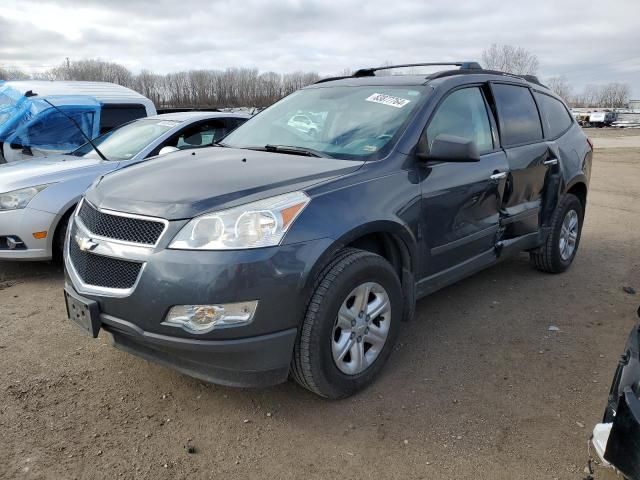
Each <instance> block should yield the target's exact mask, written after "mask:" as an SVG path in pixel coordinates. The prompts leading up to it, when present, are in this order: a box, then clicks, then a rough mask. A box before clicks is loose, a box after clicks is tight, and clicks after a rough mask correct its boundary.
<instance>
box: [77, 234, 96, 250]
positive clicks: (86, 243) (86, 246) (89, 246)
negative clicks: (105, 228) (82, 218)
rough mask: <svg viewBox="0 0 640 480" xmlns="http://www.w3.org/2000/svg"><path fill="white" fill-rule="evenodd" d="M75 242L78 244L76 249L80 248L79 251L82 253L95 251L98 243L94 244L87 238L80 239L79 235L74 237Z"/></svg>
mask: <svg viewBox="0 0 640 480" xmlns="http://www.w3.org/2000/svg"><path fill="white" fill-rule="evenodd" d="M75 240H76V243H77V244H78V247H80V250H82V251H83V252H90V251H92V250H95V249H96V247H97V246H98V243H97V242H94V241H93V240H92V239H90V238H89V237H81V236H79V235H76V236H75Z"/></svg>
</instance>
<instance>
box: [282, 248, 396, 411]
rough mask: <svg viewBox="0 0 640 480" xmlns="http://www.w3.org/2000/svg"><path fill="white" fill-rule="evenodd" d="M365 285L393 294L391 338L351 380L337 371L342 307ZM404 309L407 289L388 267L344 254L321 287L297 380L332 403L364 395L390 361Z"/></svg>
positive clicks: (301, 339) (296, 363)
mask: <svg viewBox="0 0 640 480" xmlns="http://www.w3.org/2000/svg"><path fill="white" fill-rule="evenodd" d="M364 282H376V283H377V284H379V285H380V286H382V288H384V290H385V291H386V293H387V294H388V297H389V303H390V312H391V314H390V317H391V320H390V323H389V325H390V326H389V332H388V334H387V338H386V341H385V343H384V345H383V347H382V348H381V350H380V352H379V354H378V356H377V357H376V358H375V360H374V361H373V362H372V363H371V364H370V365H369V366H368V367H367V368H366V369H365V370H364V371H362V372H361V373H358V374H354V375H347V374H345V373H343V372H342V371H341V370H340V369H338V367H337V365H336V363H335V361H334V359H333V355H332V346H331V342H332V335H333V332H334V324H335V320H336V318H337V314H338V310H339V308H340V306H341V305H342V303H343V302H344V301H345V299H346V298H347V297H348V296H349V295H350V292H352V291H353V289H354V288H356V287H357V286H358V285H360V284H362V283H364ZM402 308H403V307H402V287H401V284H400V280H399V279H398V276H397V274H396V272H395V271H394V269H393V267H392V266H391V264H390V263H389V262H387V261H386V260H385V259H384V258H382V257H381V256H379V255H376V254H374V253H370V252H366V251H363V250H357V249H352V248H349V249H345V250H342V251H340V252H339V253H338V254H337V255H336V256H335V257H334V259H333V260H332V261H331V262H330V263H329V265H328V266H327V267H326V268H325V269H324V270H323V272H322V273H321V274H320V275H319V277H318V280H317V282H316V285H315V289H314V292H313V294H312V297H311V300H310V302H309V305H308V307H307V312H306V315H305V318H304V320H303V322H302V326H301V328H300V331H299V333H298V338H297V340H296V345H295V348H294V354H293V359H292V366H291V371H292V376H293V378H294V379H295V380H296V382H298V383H299V384H300V385H301V386H302V387H304V388H306V389H308V390H310V391H312V392H314V393H316V394H318V395H320V396H323V397H326V398H331V399H338V398H345V397H348V396H350V395H352V394H354V393H355V392H357V391H359V390H361V389H363V388H364V387H366V386H367V385H368V384H370V383H371V382H372V381H373V380H374V379H375V378H376V376H377V375H378V374H379V373H380V370H382V368H383V366H384V364H385V362H386V361H387V359H388V358H389V356H390V355H391V352H392V350H393V346H394V343H395V341H396V338H397V335H398V331H399V329H400V321H401V318H402ZM362 348H364V343H363V347H362Z"/></svg>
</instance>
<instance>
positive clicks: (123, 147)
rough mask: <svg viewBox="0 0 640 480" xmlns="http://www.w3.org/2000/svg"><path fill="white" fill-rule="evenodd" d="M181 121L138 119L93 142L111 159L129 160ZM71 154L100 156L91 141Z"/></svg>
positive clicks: (87, 156) (90, 156) (91, 156)
mask: <svg viewBox="0 0 640 480" xmlns="http://www.w3.org/2000/svg"><path fill="white" fill-rule="evenodd" d="M179 123H180V122H175V121H170V120H152V119H143V120H136V121H134V122H131V123H127V124H126V125H122V126H121V127H119V128H116V129H114V130H111V131H110V132H108V133H105V134H104V135H101V136H99V137H98V138H96V139H95V140H93V143H94V144H95V145H96V146H97V147H98V148H99V149H100V151H101V152H102V154H103V155H104V156H105V157H107V159H109V160H129V159H130V158H133V157H134V156H135V155H137V154H138V153H140V151H142V149H144V148H145V147H146V146H147V145H149V144H150V143H151V142H153V141H154V140H156V139H157V138H159V137H160V136H161V135H162V134H163V133H165V132H167V131H168V130H171V129H172V128H173V127H175V126H176V125H178V124H179ZM71 155H74V156H76V157H86V158H100V157H99V155H98V154H97V153H96V151H95V150H94V149H93V147H92V146H91V144H89V143H85V144H84V145H82V146H81V147H80V148H78V149H77V150H75V151H74V152H72V153H71Z"/></svg>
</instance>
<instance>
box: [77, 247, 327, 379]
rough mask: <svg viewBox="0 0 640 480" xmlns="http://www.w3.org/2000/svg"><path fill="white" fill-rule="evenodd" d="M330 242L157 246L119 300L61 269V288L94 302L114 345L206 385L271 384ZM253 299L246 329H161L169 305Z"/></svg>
mask: <svg viewBox="0 0 640 480" xmlns="http://www.w3.org/2000/svg"><path fill="white" fill-rule="evenodd" d="M68 241H74V240H73V239H71V240H68ZM331 243H332V242H331V240H330V239H320V240H315V241H310V242H304V243H298V244H293V245H282V246H278V247H270V248H262V249H254V250H244V251H226V252H225V251H217V252H215V251H214V252H211V251H210V252H198V251H180V250H168V249H158V250H156V251H155V252H153V253H151V254H150V255H149V256H148V257H147V261H146V263H145V266H144V268H143V269H142V271H141V273H140V277H139V279H138V281H137V284H136V286H135V288H134V289H133V291H132V292H131V293H130V294H129V295H127V296H125V297H110V296H107V295H100V294H97V293H95V292H89V291H86V290H85V291H83V289H82V285H76V283H75V282H73V281H72V278H73V277H72V276H70V275H69V271H67V280H66V286H65V289H66V290H67V291H68V292H70V293H71V294H72V296H76V297H78V296H79V297H81V298H84V299H86V300H88V301H93V302H96V303H97V306H98V310H99V314H98V317H99V323H100V325H101V327H102V329H104V330H105V331H106V332H107V333H109V334H110V336H111V339H112V343H113V345H114V346H115V347H117V348H120V349H122V350H125V351H127V352H129V353H132V354H135V355H138V356H141V357H143V358H146V359H148V360H150V361H153V362H156V363H160V364H163V365H165V366H169V367H171V368H174V369H176V370H178V371H180V372H183V373H185V374H188V375H191V376H193V377H196V378H200V379H202V380H205V381H208V382H212V383H218V384H223V385H230V386H245V387H247V386H259V387H262V386H268V385H274V384H277V383H281V382H283V381H285V380H286V379H287V376H288V372H289V365H290V362H291V356H292V352H293V347H294V343H295V339H296V335H297V328H298V325H299V322H300V321H301V319H302V318H303V315H304V310H305V307H306V302H307V300H308V296H309V291H308V289H309V288H310V286H309V282H308V281H307V280H308V278H309V276H310V275H312V270H313V269H314V267H315V266H316V265H317V264H321V260H320V258H321V257H322V255H323V254H324V253H325V252H326V250H327V249H328V247H329V246H330V245H331ZM68 262H69V259H68V258H67V267H69V264H68ZM314 271H315V270H314ZM253 300H258V307H257V310H256V312H255V315H254V317H253V320H252V321H251V323H249V324H247V325H242V326H236V327H227V328H220V329H214V330H212V331H210V332H208V333H204V334H194V333H190V332H187V331H185V330H183V329H182V328H179V327H172V326H167V325H163V324H162V322H163V321H164V320H165V318H166V315H167V312H168V311H169V310H170V308H171V307H173V306H175V305H210V304H224V303H233V302H238V301H253Z"/></svg>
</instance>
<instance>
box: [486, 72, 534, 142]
mask: <svg viewBox="0 0 640 480" xmlns="http://www.w3.org/2000/svg"><path fill="white" fill-rule="evenodd" d="M492 89H493V95H494V97H495V101H496V106H497V107H498V117H499V121H500V133H501V136H502V143H503V144H504V145H518V144H521V143H531V142H535V141H538V140H542V125H541V124H540V116H539V115H538V109H537V107H536V104H535V102H534V101H533V96H532V95H531V92H530V91H529V89H528V88H525V87H519V86H517V85H505V84H500V83H498V84H494V85H493V88H492Z"/></svg>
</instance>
